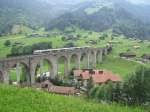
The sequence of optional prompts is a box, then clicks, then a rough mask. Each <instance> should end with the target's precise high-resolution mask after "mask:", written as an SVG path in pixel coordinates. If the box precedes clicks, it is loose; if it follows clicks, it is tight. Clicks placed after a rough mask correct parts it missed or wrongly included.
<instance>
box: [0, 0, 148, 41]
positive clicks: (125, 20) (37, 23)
mask: <svg viewBox="0 0 150 112" xmlns="http://www.w3.org/2000/svg"><path fill="white" fill-rule="evenodd" d="M149 10H150V6H149V5H136V4H132V3H130V2H128V1H127V0H76V1H75V2H72V1H71V0H61V1H58V0H0V35H5V34H10V33H13V32H16V33H20V31H16V29H19V28H20V27H21V26H27V27H30V28H32V29H35V28H38V27H45V28H46V30H50V29H53V28H59V29H61V30H63V29H65V27H66V26H71V25H73V26H78V27H80V28H83V29H86V30H93V31H104V30H107V29H112V31H113V32H115V33H117V34H123V35H125V36H127V37H135V38H140V39H150V37H149V35H150V12H149ZM14 30H15V31H14Z"/></svg>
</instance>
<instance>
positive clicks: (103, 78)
mask: <svg viewBox="0 0 150 112" xmlns="http://www.w3.org/2000/svg"><path fill="white" fill-rule="evenodd" d="M92 79H93V82H94V83H96V84H101V83H105V82H107V81H112V82H120V81H121V78H120V77H119V76H115V75H113V74H110V73H104V74H101V75H98V74H97V75H92Z"/></svg>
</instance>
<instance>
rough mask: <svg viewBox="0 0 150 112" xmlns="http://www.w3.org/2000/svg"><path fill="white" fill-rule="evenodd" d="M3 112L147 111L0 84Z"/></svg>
mask: <svg viewBox="0 0 150 112" xmlns="http://www.w3.org/2000/svg"><path fill="white" fill-rule="evenodd" d="M0 95H1V98H0V111H1V112H11V111H14V112H99V111H100V110H101V111H103V112H108V111H109V112H114V111H115V112H120V110H122V112H145V111H144V110H141V109H139V108H129V107H121V106H118V105H107V104H97V103H94V102H88V101H84V100H79V99H78V98H74V97H65V96H58V95H52V94H48V93H44V92H40V91H36V90H31V89H27V88H26V89H19V88H16V87H8V86H3V85H0Z"/></svg>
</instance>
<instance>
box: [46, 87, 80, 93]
mask: <svg viewBox="0 0 150 112" xmlns="http://www.w3.org/2000/svg"><path fill="white" fill-rule="evenodd" d="M48 92H49V93H54V94H60V95H75V94H77V92H78V91H77V90H76V89H75V88H74V87H63V86H50V87H48Z"/></svg>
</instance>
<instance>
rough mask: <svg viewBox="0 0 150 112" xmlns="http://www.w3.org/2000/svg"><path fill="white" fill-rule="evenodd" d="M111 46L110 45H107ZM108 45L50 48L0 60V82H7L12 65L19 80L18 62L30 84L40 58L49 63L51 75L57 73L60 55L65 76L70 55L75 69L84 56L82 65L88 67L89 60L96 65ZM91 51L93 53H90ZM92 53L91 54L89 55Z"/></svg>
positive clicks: (104, 53)
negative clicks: (25, 69)
mask: <svg viewBox="0 0 150 112" xmlns="http://www.w3.org/2000/svg"><path fill="white" fill-rule="evenodd" d="M109 47H111V46H109ZM109 47H108V46H107V47H105V48H91V47H74V48H62V49H52V50H48V51H46V52H45V51H44V50H43V51H39V52H36V54H34V55H28V56H22V57H13V58H7V59H2V60H0V83H5V84H9V80H10V79H9V75H8V71H9V69H11V68H12V67H13V66H14V65H16V74H17V82H18V83H19V81H20V74H19V72H18V66H19V64H24V65H25V66H26V68H27V72H28V74H26V75H27V76H26V77H27V84H28V85H32V84H34V83H35V75H36V67H37V65H38V63H40V61H41V60H47V61H48V62H49V64H51V68H50V69H49V72H50V73H51V74H50V76H51V77H56V76H57V75H58V60H59V59H60V58H61V57H64V58H65V76H66V77H67V76H68V75H69V73H70V63H71V61H70V60H71V58H72V56H75V60H76V61H75V62H76V63H75V65H76V68H77V69H81V60H82V58H83V57H84V59H85V61H84V67H86V68H90V62H92V68H95V67H96V64H97V63H101V62H102V57H103V55H107V52H108V49H109ZM92 53H93V54H92ZM91 54H92V56H91Z"/></svg>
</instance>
